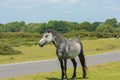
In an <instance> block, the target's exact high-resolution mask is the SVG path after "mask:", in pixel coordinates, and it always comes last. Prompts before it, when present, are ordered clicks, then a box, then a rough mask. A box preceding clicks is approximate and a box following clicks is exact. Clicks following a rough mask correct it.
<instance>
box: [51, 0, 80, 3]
mask: <svg viewBox="0 0 120 80" xmlns="http://www.w3.org/2000/svg"><path fill="white" fill-rule="evenodd" d="M80 1H81V0H50V2H51V3H55V4H56V3H57V4H61V3H62V4H65V3H67V4H76V3H78V2H80Z"/></svg>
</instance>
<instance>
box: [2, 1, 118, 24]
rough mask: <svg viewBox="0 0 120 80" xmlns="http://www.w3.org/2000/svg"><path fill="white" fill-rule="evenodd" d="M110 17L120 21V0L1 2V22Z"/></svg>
mask: <svg viewBox="0 0 120 80" xmlns="http://www.w3.org/2000/svg"><path fill="white" fill-rule="evenodd" d="M110 18H117V20H118V21H119V22H120V0H0V23H8V22H13V21H25V22H27V23H30V22H34V23H36V22H48V21H50V20H65V21H73V22H83V21H89V22H95V21H100V22H103V21H105V20H106V19H110Z"/></svg>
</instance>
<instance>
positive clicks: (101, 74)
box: [5, 62, 120, 80]
mask: <svg viewBox="0 0 120 80" xmlns="http://www.w3.org/2000/svg"><path fill="white" fill-rule="evenodd" d="M67 74H68V78H70V77H71V76H72V70H71V69H68V71H67ZM60 76H61V72H60V71H57V72H47V73H42V74H32V75H26V76H20V77H13V78H9V79H5V80H60ZM75 80H120V62H114V63H107V64H103V65H96V66H91V67H88V77H87V79H82V71H81V68H78V69H77V78H76V79H75Z"/></svg>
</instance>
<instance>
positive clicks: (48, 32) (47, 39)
mask: <svg viewBox="0 0 120 80" xmlns="http://www.w3.org/2000/svg"><path fill="white" fill-rule="evenodd" d="M53 40H54V37H53V34H52V33H51V30H49V29H47V30H46V31H45V33H44V35H43V37H42V38H41V39H40V41H39V46H41V47H43V46H44V45H45V44H46V43H48V42H51V41H53Z"/></svg>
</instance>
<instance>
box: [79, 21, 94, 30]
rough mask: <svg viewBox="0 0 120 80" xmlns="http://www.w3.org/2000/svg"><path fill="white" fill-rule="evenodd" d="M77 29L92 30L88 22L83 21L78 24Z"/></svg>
mask: <svg viewBox="0 0 120 80" xmlns="http://www.w3.org/2000/svg"><path fill="white" fill-rule="evenodd" d="M78 29H79V30H83V31H92V27H91V24H90V22H83V23H81V24H79V27H78Z"/></svg>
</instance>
